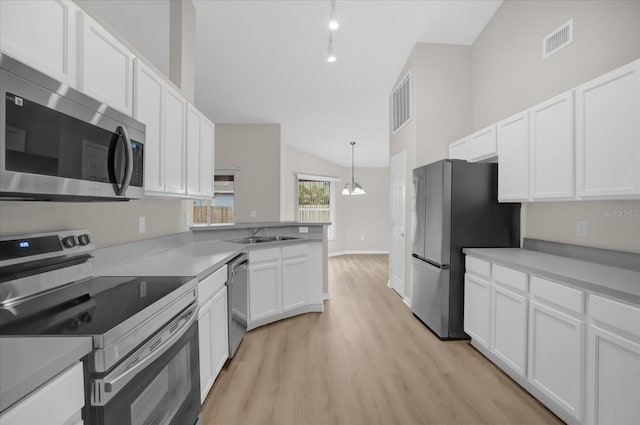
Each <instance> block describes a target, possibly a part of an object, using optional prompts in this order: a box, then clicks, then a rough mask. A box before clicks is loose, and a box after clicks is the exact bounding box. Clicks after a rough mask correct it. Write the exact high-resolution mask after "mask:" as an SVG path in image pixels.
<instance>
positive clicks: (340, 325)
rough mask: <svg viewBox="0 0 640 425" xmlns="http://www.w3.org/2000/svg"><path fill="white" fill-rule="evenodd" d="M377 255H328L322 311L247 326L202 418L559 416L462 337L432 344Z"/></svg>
mask: <svg viewBox="0 0 640 425" xmlns="http://www.w3.org/2000/svg"><path fill="white" fill-rule="evenodd" d="M387 262H388V256H386V255H351V256H340V257H334V258H331V259H330V260H329V291H330V295H331V299H330V300H329V301H326V302H325V312H324V313H321V314H319V313H309V314H305V315H302V316H298V317H295V318H291V319H288V320H284V321H280V322H278V323H274V324H271V325H268V326H264V327H262V328H258V329H255V330H253V331H251V332H248V333H247V334H246V335H245V338H244V340H243V342H242V344H241V345H240V348H239V349H238V352H237V353H236V356H235V357H234V359H233V361H232V362H231V363H230V364H229V366H228V368H226V369H223V371H222V372H221V374H220V375H219V376H218V379H217V381H216V383H215V385H214V388H213V390H212V391H211V393H210V394H209V397H208V399H207V401H206V403H205V405H204V406H203V409H202V416H203V423H204V424H205V425H232V424H238V425H262V424H273V425H289V424H291V425H298V424H317V425H325V424H345V425H359V424H363V425H370V424H380V425H388V424H473V425H475V424H488V425H489V424H490V425H494V424H535V425H538V424H561V423H562V422H561V421H560V420H559V419H558V418H556V417H555V416H554V415H553V414H552V413H550V412H549V411H548V410H547V409H545V408H544V407H543V406H542V405H541V404H540V403H538V402H537V401H536V400H535V399H534V398H532V397H531V396H530V395H529V394H528V393H527V392H525V391H524V390H523V389H521V388H520V387H519V386H518V385H517V384H515V383H514V382H513V381H511V380H510V379H509V378H508V377H507V376H506V375H505V374H503V373H502V372H501V371H500V370H499V369H498V368H496V367H495V366H494V365H493V364H492V363H490V362H489V361H488V360H486V359H485V358H484V357H483V356H482V355H481V354H480V353H478V352H477V351H476V350H475V349H474V348H473V347H471V346H470V345H469V343H468V342H467V341H452V342H451V341H450V342H441V341H440V340H439V339H438V338H437V337H436V336H435V335H434V334H433V333H431V331H429V330H428V329H427V328H426V327H425V326H424V325H423V324H422V323H420V322H419V321H418V320H417V319H416V318H415V317H414V316H412V314H411V312H410V311H409V309H408V308H407V307H406V305H404V304H403V302H402V300H401V299H400V297H399V296H398V295H397V294H395V292H393V291H392V290H391V289H389V288H388V287H387V286H386V282H387V275H388V273H387Z"/></svg>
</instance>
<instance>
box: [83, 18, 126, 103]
mask: <svg viewBox="0 0 640 425" xmlns="http://www.w3.org/2000/svg"><path fill="white" fill-rule="evenodd" d="M78 23H79V28H78V35H79V37H78V42H79V44H78V87H79V88H80V90H82V91H84V92H85V93H87V94H88V95H89V96H92V97H95V98H96V99H98V100H100V101H102V102H104V103H106V104H108V105H109V106H111V107H112V108H115V109H117V110H119V111H122V112H124V113H125V114H127V115H132V112H133V60H134V55H133V53H131V52H130V51H129V49H127V48H126V47H125V46H124V45H122V43H120V42H119V41H118V40H116V39H115V37H113V36H112V35H111V34H110V33H109V32H108V31H107V30H105V29H104V28H102V27H101V26H100V25H99V24H98V23H97V22H96V21H94V20H93V19H91V18H90V17H89V16H88V15H86V14H84V13H82V12H79V13H78Z"/></svg>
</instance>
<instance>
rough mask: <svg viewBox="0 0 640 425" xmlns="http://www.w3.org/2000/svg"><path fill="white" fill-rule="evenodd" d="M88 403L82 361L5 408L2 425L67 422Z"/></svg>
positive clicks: (0, 416) (54, 424)
mask: <svg viewBox="0 0 640 425" xmlns="http://www.w3.org/2000/svg"><path fill="white" fill-rule="evenodd" d="M83 406H84V380H83V373H82V363H80V362H78V363H76V364H75V365H74V366H71V367H70V368H68V369H67V370H65V371H64V372H62V373H61V374H59V375H58V376H56V377H55V378H53V379H51V380H50V381H49V382H47V383H46V384H44V385H43V386H41V387H39V388H38V389H37V390H35V391H34V392H32V393H31V394H29V395H28V396H26V397H25V398H23V399H22V400H20V402H18V403H17V404H15V405H13V406H12V407H10V408H9V409H7V410H5V411H4V412H3V413H2V415H0V425H27V424H28V425H66V424H69V423H74V422H76V421H77V420H78V419H79V418H80V410H81V409H82V407H83Z"/></svg>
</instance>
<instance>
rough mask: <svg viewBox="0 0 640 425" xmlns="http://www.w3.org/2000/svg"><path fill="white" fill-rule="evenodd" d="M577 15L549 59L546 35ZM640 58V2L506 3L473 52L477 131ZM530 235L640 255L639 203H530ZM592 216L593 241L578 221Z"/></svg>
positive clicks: (525, 228)
mask: <svg viewBox="0 0 640 425" xmlns="http://www.w3.org/2000/svg"><path fill="white" fill-rule="evenodd" d="M569 19H573V25H574V34H573V43H572V44H571V45H569V46H568V47H566V48H564V49H563V50H561V51H559V52H558V53H556V54H554V55H553V56H551V57H549V58H548V59H546V60H543V59H542V52H541V44H542V39H543V37H544V36H546V35H547V34H549V33H550V32H551V31H553V30H555V29H556V28H558V27H559V26H560V25H562V24H564V23H565V22H567V21H568V20H569ZM637 58H640V2H638V1H533V2H530V1H505V2H504V3H503V4H502V6H501V7H500V8H499V9H498V11H497V12H496V13H495V15H494V16H493V18H492V19H491V21H490V22H489V24H488V25H487V27H486V28H485V29H484V30H483V31H482V33H481V34H480V36H479V37H478V39H477V40H476V43H475V44H474V46H473V51H472V87H473V89H472V90H473V97H472V107H473V109H472V115H473V130H477V129H480V128H482V127H484V126H486V125H488V124H491V123H493V122H497V121H499V120H501V119H503V118H506V117H508V116H510V115H511V114H514V113H517V112H519V111H522V110H524V109H527V108H528V107H530V106H534V105H535V104H537V103H538V102H540V101H543V100H545V99H548V98H550V97H552V96H554V95H556V94H559V93H562V92H563V91H566V90H568V89H571V88H573V87H575V86H577V85H579V84H581V83H583V82H585V81H588V80H590V79H592V78H594V77H597V76H598V75H601V74H604V73H605V72H607V71H610V70H612V69H614V68H616V67H619V66H621V65H624V64H626V63H628V62H631V61H633V60H635V59H637ZM525 208H526V211H523V217H525V218H524V220H523V223H522V230H523V233H524V236H526V237H530V238H537V239H545V240H551V241H556V242H563V243H572V244H578V245H586V246H593V247H599V248H608V249H616V250H622V251H631V252H640V217H638V216H637V214H636V216H635V217H633V216H629V215H626V216H625V215H624V213H622V215H621V216H616V213H613V214H614V215H608V214H607V211H625V210H626V211H634V210H635V211H638V210H640V202H639V201H601V202H548V203H529V204H527V205H526V207H525ZM577 220H587V222H588V226H587V227H588V229H587V237H586V238H578V237H577V236H576V221H577Z"/></svg>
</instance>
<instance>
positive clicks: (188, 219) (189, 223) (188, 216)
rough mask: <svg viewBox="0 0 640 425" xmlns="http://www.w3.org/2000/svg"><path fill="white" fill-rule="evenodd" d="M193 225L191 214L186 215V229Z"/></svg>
mask: <svg viewBox="0 0 640 425" xmlns="http://www.w3.org/2000/svg"><path fill="white" fill-rule="evenodd" d="M192 224H193V220H192V219H191V214H187V227H191V225H192Z"/></svg>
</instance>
